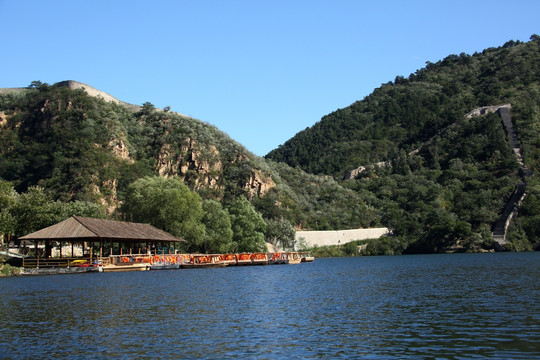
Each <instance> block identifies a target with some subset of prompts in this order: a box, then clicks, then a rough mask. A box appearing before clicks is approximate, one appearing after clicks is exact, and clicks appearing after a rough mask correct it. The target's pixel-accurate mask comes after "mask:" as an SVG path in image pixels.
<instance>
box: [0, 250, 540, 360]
mask: <svg viewBox="0 0 540 360" xmlns="http://www.w3.org/2000/svg"><path fill="white" fill-rule="evenodd" d="M0 314H1V318H0V358H2V359H52V358H54V359H67V358H69V359H76V358H85V359H177V358H183V359H200V358H212V359H236V358H249V359H310V358H326V359H330V358H331V359H336V358H343V359H421V358H422V359H435V358H438V359H465V358H466V359H471V358H478V359H485V358H491V359H540V253H538V252H536V253H490V254H448V255H414V256H381V257H356V258H334V259H315V262H313V263H305V264H300V265H271V266H259V267H227V268H214V269H180V270H162V271H146V272H126V273H88V274H76V275H47V276H31V277H12V278H0Z"/></svg>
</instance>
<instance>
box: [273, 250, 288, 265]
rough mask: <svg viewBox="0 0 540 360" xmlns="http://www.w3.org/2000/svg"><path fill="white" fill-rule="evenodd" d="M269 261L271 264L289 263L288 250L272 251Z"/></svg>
mask: <svg viewBox="0 0 540 360" xmlns="http://www.w3.org/2000/svg"><path fill="white" fill-rule="evenodd" d="M268 263H269V264H270V265H277V264H286V263H287V253H286V252H276V253H272V254H271V256H269V259H268Z"/></svg>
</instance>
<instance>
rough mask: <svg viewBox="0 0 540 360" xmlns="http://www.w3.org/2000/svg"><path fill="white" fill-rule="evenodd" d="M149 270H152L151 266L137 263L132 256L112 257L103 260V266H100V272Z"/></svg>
mask: <svg viewBox="0 0 540 360" xmlns="http://www.w3.org/2000/svg"><path fill="white" fill-rule="evenodd" d="M147 270H150V264H148V263H145V262H137V261H136V259H135V258H134V257H132V256H130V255H120V256H116V255H111V256H109V257H108V258H103V259H102V262H101V264H100V265H98V271H99V272H113V271H147Z"/></svg>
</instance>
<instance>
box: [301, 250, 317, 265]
mask: <svg viewBox="0 0 540 360" xmlns="http://www.w3.org/2000/svg"><path fill="white" fill-rule="evenodd" d="M300 256H301V257H302V262H313V261H314V260H315V257H314V256H312V255H311V253H310V252H309V251H303V252H301V253H300Z"/></svg>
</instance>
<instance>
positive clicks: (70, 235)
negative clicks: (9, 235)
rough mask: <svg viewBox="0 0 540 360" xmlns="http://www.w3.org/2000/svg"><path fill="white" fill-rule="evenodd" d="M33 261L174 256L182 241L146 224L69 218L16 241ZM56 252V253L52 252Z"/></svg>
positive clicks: (77, 217)
mask: <svg viewBox="0 0 540 360" xmlns="http://www.w3.org/2000/svg"><path fill="white" fill-rule="evenodd" d="M19 240H20V241H21V243H22V244H31V245H33V246H31V247H28V248H27V249H31V248H33V250H34V251H33V252H34V254H35V257H36V258H38V257H42V258H49V257H85V258H90V259H92V258H97V257H102V256H109V255H122V254H137V253H138V254H157V253H164V252H165V251H167V252H174V251H175V250H176V249H177V247H178V245H179V244H180V243H182V242H185V240H183V239H180V238H178V237H176V236H173V235H171V234H169V233H167V232H165V231H163V230H160V229H157V228H155V227H154V226H152V225H149V224H141V223H133V222H125V221H114V220H104V219H95V218H87V217H79V216H72V217H70V218H68V219H66V220H64V221H62V222H59V223H58V224H55V225H52V226H49V227H46V228H44V229H41V230H39V231H36V232H34V233H31V234H28V235H25V236H22V237H20V238H19ZM165 249H166V250H165ZM53 250H56V251H53Z"/></svg>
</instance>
